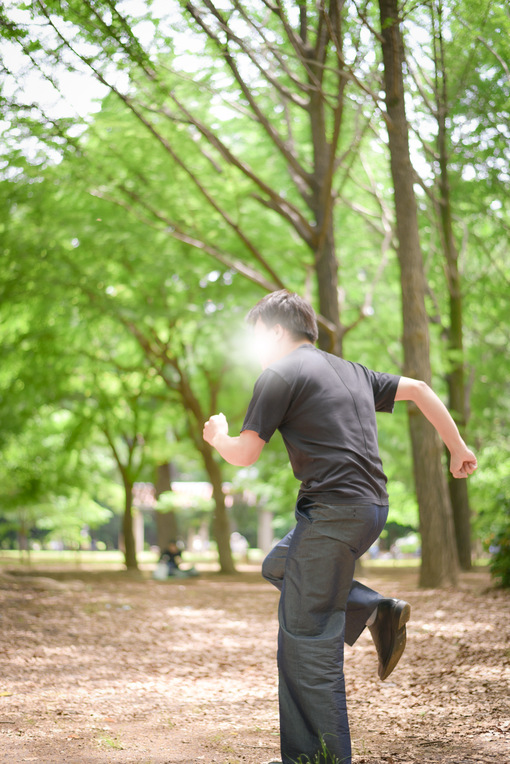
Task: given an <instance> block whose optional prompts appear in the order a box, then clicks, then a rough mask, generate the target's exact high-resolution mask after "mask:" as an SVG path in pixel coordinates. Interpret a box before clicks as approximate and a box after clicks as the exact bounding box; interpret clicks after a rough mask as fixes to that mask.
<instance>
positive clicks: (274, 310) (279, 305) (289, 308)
mask: <svg viewBox="0 0 510 764" xmlns="http://www.w3.org/2000/svg"><path fill="white" fill-rule="evenodd" d="M259 318H260V320H261V321H263V322H264V324H265V325H266V326H267V327H272V326H275V325H276V324H280V326H283V327H284V329H287V330H288V331H289V332H290V333H291V334H292V336H293V337H294V338H295V339H300V338H301V337H306V339H308V340H310V342H316V341H317V338H318V336H319V331H318V329H317V318H316V316H315V313H314V310H313V308H312V306H311V305H310V304H309V303H307V302H306V300H303V298H302V297H300V296H299V295H298V294H296V293H295V292H289V291H288V289H280V290H279V291H278V292H271V293H270V294H266V296H265V297H263V298H262V299H261V300H259V302H258V303H257V304H256V305H255V306H254V307H253V308H252V309H251V310H250V312H249V313H248V315H247V316H246V320H247V321H248V323H249V324H256V323H257V321H258V320H259Z"/></svg>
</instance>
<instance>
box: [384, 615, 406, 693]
mask: <svg viewBox="0 0 510 764" xmlns="http://www.w3.org/2000/svg"><path fill="white" fill-rule="evenodd" d="M399 607H400V613H399V618H398V625H397V633H396V635H395V642H394V647H393V650H392V653H391V655H390V659H389V661H388V663H387V664H386V666H384V668H383V667H382V666H379V678H380V679H381V681H383V682H384V680H385V679H387V678H388V677H389V675H390V674H391V672H392V671H393V669H394V668H395V667H396V665H397V663H398V662H399V660H400V659H401V657H402V653H403V652H404V650H405V647H406V640H407V630H406V623H407V622H408V620H409V618H410V617H411V606H410V605H409V603H407V602H406V603H404V604H403V606H398V605H397V606H396V609H397V610H398V609H399Z"/></svg>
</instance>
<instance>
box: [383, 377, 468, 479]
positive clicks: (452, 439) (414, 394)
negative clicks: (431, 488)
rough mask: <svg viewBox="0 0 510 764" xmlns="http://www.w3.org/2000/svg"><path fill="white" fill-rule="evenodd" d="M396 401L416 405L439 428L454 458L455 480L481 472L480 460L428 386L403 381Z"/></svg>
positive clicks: (408, 380)
mask: <svg viewBox="0 0 510 764" xmlns="http://www.w3.org/2000/svg"><path fill="white" fill-rule="evenodd" d="M395 400H396V401H413V402H414V403H416V405H417V406H418V408H419V409H420V411H421V412H422V413H423V414H424V415H425V416H426V417H427V419H428V420H429V422H430V423H431V424H432V425H433V426H434V427H435V428H436V430H437V431H438V433H439V435H440V436H441V438H442V439H443V441H444V443H445V445H446V447H447V448H448V450H449V452H450V454H451V460H450V472H451V473H452V475H453V477H456V478H466V477H467V476H468V475H472V474H473V472H474V471H475V470H476V468H477V466H478V465H477V461H476V456H475V455H474V453H473V452H472V451H471V450H470V449H469V448H468V447H467V446H466V444H465V443H464V441H463V440H462V438H461V437H460V433H459V430H458V428H457V425H456V424H455V422H454V421H453V419H452V417H451V416H450V413H449V411H448V409H447V408H446V406H445V405H444V403H443V402H442V401H441V400H440V398H438V396H437V395H436V394H435V392H434V391H433V390H432V389H431V388H430V387H429V386H428V385H427V384H426V383H425V382H421V381H420V380H417V379H410V378H409V377H401V378H400V381H399V383H398V387H397V392H396V395H395Z"/></svg>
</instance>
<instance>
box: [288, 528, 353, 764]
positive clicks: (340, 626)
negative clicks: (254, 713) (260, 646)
mask: <svg viewBox="0 0 510 764" xmlns="http://www.w3.org/2000/svg"><path fill="white" fill-rule="evenodd" d="M273 551H274V550H273ZM280 551H281V550H280ZM273 559H274V558H273ZM276 559H278V557H277V555H276ZM354 564H355V558H354V554H353V553H352V550H351V549H350V548H349V546H348V545H347V544H345V543H343V542H341V541H339V540H337V539H334V538H330V537H328V536H324V535H323V534H322V533H321V532H320V530H318V528H317V527H316V526H315V525H314V524H313V523H312V522H310V521H309V520H307V519H304V518H300V519H299V520H298V524H297V526H296V528H295V530H294V533H293V535H292V537H291V539H290V544H289V545H288V549H287V555H286V566H285V576H284V583H283V588H282V595H281V598H280V607H279V621H280V630H279V636H278V668H279V700H280V735H281V748H282V760H283V764H291V762H295V761H298V760H299V757H300V756H302V755H303V756H308V757H309V758H310V759H311V760H313V758H314V757H315V755H316V753H317V752H318V751H319V750H320V745H321V743H320V737H321V736H322V737H323V738H324V742H325V744H326V746H327V748H328V750H329V751H330V752H331V753H332V754H333V755H334V756H336V757H337V758H338V759H339V761H340V762H342V764H350V762H351V744H350V734H349V723H348V719H347V707H346V699H345V686H344V675H343V641H344V639H343V638H344V627H345V608H346V604H347V598H348V596H349V590H350V587H351V582H352V575H353V572H354Z"/></svg>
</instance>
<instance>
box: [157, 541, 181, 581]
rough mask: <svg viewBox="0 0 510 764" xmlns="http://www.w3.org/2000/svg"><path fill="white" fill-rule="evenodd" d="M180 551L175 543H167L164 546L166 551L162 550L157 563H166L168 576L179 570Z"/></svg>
mask: <svg viewBox="0 0 510 764" xmlns="http://www.w3.org/2000/svg"><path fill="white" fill-rule="evenodd" d="M181 560H182V558H181V550H180V549H179V547H178V546H177V543H176V542H175V541H169V542H168V544H167V545H166V549H163V552H162V553H161V557H160V558H159V562H164V563H166V566H167V569H168V575H169V576H174V575H175V573H176V571H178V570H179V563H180V562H181Z"/></svg>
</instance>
